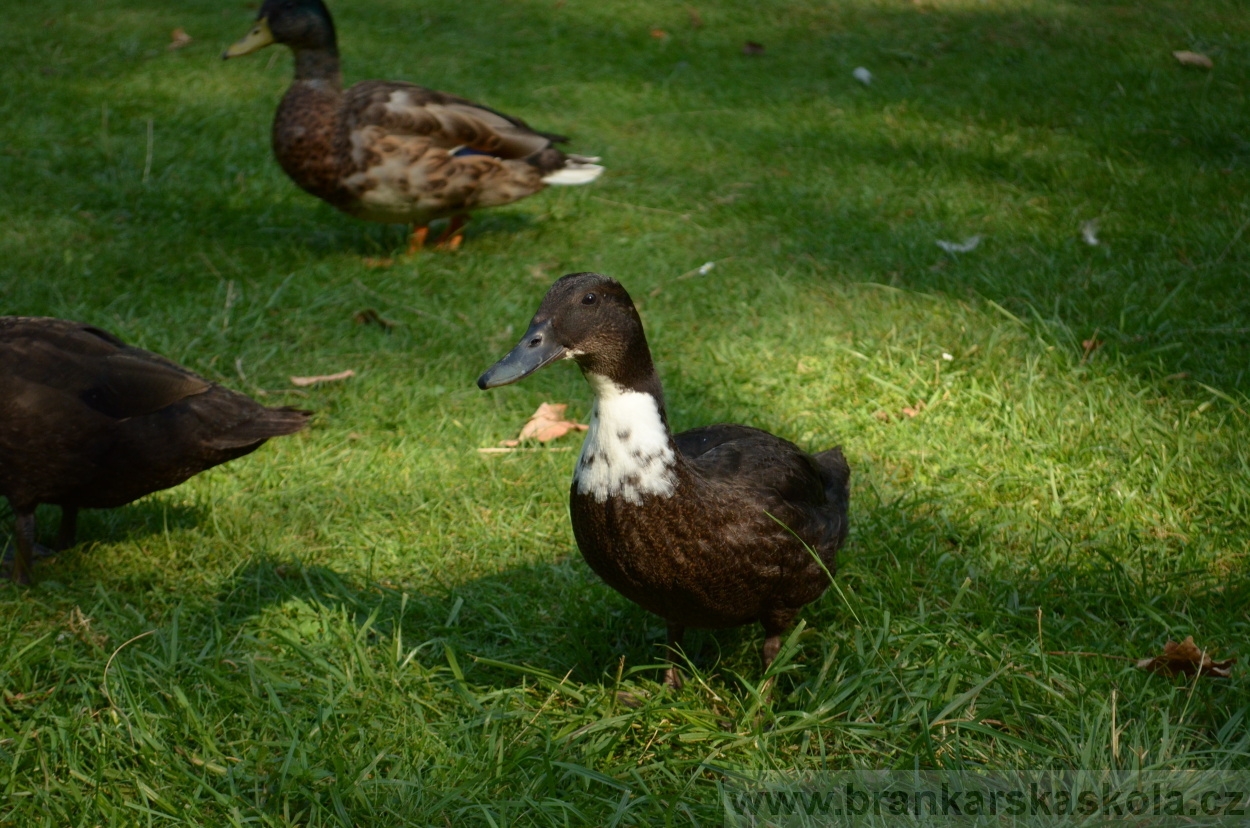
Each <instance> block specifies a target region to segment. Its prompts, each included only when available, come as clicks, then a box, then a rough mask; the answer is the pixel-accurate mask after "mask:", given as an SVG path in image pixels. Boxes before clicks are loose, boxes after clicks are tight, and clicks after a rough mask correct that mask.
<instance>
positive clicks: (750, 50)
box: [742, 40, 764, 55]
mask: <svg viewBox="0 0 1250 828" xmlns="http://www.w3.org/2000/svg"><path fill="white" fill-rule="evenodd" d="M742 54H744V55H762V54H764V44H763V43H756V42H755V41H754V40H748V41H747V42H746V43H743V44H742Z"/></svg>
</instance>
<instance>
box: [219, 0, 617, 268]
mask: <svg viewBox="0 0 1250 828" xmlns="http://www.w3.org/2000/svg"><path fill="white" fill-rule="evenodd" d="M273 43H282V44H285V45H286V46H288V47H290V49H291V51H293V52H294V53H295V80H294V82H292V84H291V87H290V88H289V89H288V90H287V91H286V95H285V96H283V98H282V102H281V103H280V104H278V112H277V115H275V116H274V121H273V151H274V154H275V155H276V156H277V158H278V163H279V164H281V165H282V169H283V170H285V171H286V174H287V175H288V176H290V177H291V180H292V181H294V182H295V183H296V184H297V185H299V186H300V187H301V188H303V189H304V190H306V191H307V192H309V193H312V194H313V195H315V196H317V197H318V198H320V199H322V200H323V201H326V202H328V203H329V204H331V205H333V206H334V207H337V208H338V209H339V210H342V211H343V212H345V213H350V214H351V215H353V216H356V217H357V218H361V219H365V220H366V221H377V222H383V223H390V224H412V225H414V229H413V232H412V237H411V240H410V242H409V250H410V251H412V250H416V249H417V248H419V247H421V246H423V245H424V244H425V240H426V234H427V233H428V230H429V224H430V222H431V221H434V220H435V219H440V218H449V219H451V221H450V224H449V225H448V227H447V230H446V231H445V232H444V233H443V235H442V237H440V238H439V240H438V242H439V244H440V245H445V246H447V247H450V248H452V249H455V248H457V247H459V245H460V242H461V240H462V239H463V234H462V232H461V230H462V227H463V225H464V222H465V221H466V220H467V217H468V214H469V212H470V211H472V210H477V209H480V208H483V207H498V206H500V205H503V204H511V203H512V202H514V201H517V200H519V199H522V198H525V197H526V196H528V195H533V194H534V193H536V192H538V191H540V190H543V189H546V187H547V185H549V184H586V183H589V182H591V181H594V180H595V179H596V178H598V177H599V174H600V173H602V172H603V167H601V166H599V165H598V164H596V163H594V162H596V161H598V160H599V159H598V158H590V157H587V156H582V155H573V154H570V153H565V152H563V151H561V150H560V149H557V148H556V146H555V145H556V144H560V143H564V142H566V141H567V140H568V139H567V138H565V137H563V136H561V135H553V134H551V133H547V132H538V131H537V130H534V129H531V128H530V127H529V125H528V124H526V123H525V122H524V121H522V120H521V119H519V118H514V117H512V116H510V115H505V114H503V113H502V112H497V111H496V110H494V109H490V108H489V107H485V106H482V105H481V104H477V103H474V102H473V101H469V100H466V99H464V98H459V97H456V96H455V95H448V94H446V93H443V92H436V91H434V90H433V89H426V88H425V87H421V86H416V85H415V84H411V83H403V82H400V81H377V80H371V81H362V82H360V83H357V84H355V85H354V86H352V87H351V88H349V89H346V90H344V89H343V76H342V73H341V72H340V71H339V52H338V45H337V42H336V39H335V33H334V22H333V21H332V20H331V19H330V12H329V10H328V9H326V7H325V4H324V3H322V2H321V0H265V3H264V5H262V6H261V7H260V11H259V12H258V13H257V15H256V25H255V26H253V28H252V30H251V31H250V32H248V34H247V35H246V36H244V37H243V39H242V40H240V41H238V42H237V43H235V44H234V45H233V46H231V47H230V48H229V49H227V50H226V52H225V54H224V55H222V57H223V58H232V57H238V56H240V55H247V54H251V53H252V52H255V51H257V50H258V49H263V48H264V47H266V46H269V45H270V44H273Z"/></svg>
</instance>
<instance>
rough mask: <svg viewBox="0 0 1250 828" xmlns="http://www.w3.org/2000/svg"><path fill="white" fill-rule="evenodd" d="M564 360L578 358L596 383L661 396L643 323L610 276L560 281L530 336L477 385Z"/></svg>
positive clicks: (515, 379)
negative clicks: (598, 380) (603, 382)
mask: <svg viewBox="0 0 1250 828" xmlns="http://www.w3.org/2000/svg"><path fill="white" fill-rule="evenodd" d="M561 359H572V360H575V361H576V362H577V364H578V366H580V367H581V369H582V372H583V373H584V374H586V376H587V377H588V378H590V379H592V382H593V381H594V380H595V379H596V378H604V379H608V380H611V381H612V382H613V383H614V384H615V385H617V386H619V387H621V388H635V389H638V390H646V391H648V392H649V393H653V394H655V395H656V396H658V394H659V387H658V386H659V382H658V380H657V379H656V375H655V367H654V365H653V364H652V362H651V351H650V349H648V348H647V337H646V334H645V333H643V330H642V320H641V319H639V318H638V311H637V309H635V308H634V302H633V300H632V299H630V298H629V293H628V292H627V291H626V290H625V288H624V287H622V286H621V284H620V282H618V281H616V280H615V279H613V278H611V277H609V276H603V275H601V274H599V273H570V274H568V275H567V276H561V277H560V278H559V279H557V280H556V283H555V284H554V285H552V286H551V289H550V290H548V291H547V295H546V296H545V297H544V298H543V301H542V304H541V305H539V307H538V313H536V314H534V318H533V320H531V321H530V325H529V329H528V330H527V331H526V332H525V336H523V337H521V341H520V342H518V343H517V346H516V347H515V348H513V349H512V350H511V351H510V352H509V353H508V355H507V356H505V357H504V358H503V359H501V360H499V361H498V362H496V363H495V364H494V365H492V366H491V367H490V368H488V369H487V370H486V373H484V374H482V376H480V377H478V380H477V385H478V388H481V389H482V390H486V389H487V388H497V387H499V386H501V385H510V384H512V383H514V382H518V381H520V380H522V379H524V378H526V377H528V376H529V375H530V374H532V373H534V372H535V371H537V370H538V369H540V368H543V367H545V366H547V365H550V364H551V363H553V362H556V361H557V360H561Z"/></svg>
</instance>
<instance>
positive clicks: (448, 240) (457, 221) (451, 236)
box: [434, 215, 469, 250]
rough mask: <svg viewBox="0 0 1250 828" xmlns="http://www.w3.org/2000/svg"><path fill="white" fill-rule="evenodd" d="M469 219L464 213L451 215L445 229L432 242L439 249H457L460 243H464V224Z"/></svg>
mask: <svg viewBox="0 0 1250 828" xmlns="http://www.w3.org/2000/svg"><path fill="white" fill-rule="evenodd" d="M468 221H469V217H468V216H466V215H459V216H452V217H451V220H450V221H449V222H447V229H446V230H444V231H443V234H442V235H441V236H439V237H438V240H437V241H435V242H434V246H435V247H436V248H438V249H439V250H459V249H460V245H462V244H464V226H465V224H467V223H468Z"/></svg>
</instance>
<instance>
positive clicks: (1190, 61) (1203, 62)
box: [1172, 49, 1215, 69]
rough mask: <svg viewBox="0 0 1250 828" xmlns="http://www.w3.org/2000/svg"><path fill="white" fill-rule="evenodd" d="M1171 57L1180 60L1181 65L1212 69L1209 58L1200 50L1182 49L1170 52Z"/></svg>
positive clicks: (1213, 66) (1212, 64)
mask: <svg viewBox="0 0 1250 828" xmlns="http://www.w3.org/2000/svg"><path fill="white" fill-rule="evenodd" d="M1172 57H1174V58H1176V59H1177V60H1178V61H1180V64H1181V66H1197V67H1198V68H1199V69H1214V68H1215V64H1214V63H1212V62H1211V58H1209V57H1207V56H1206V55H1204V54H1202V53H1200V52H1189V51H1185V50H1184V49H1182V50H1180V51H1176V52H1173V53H1172Z"/></svg>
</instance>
